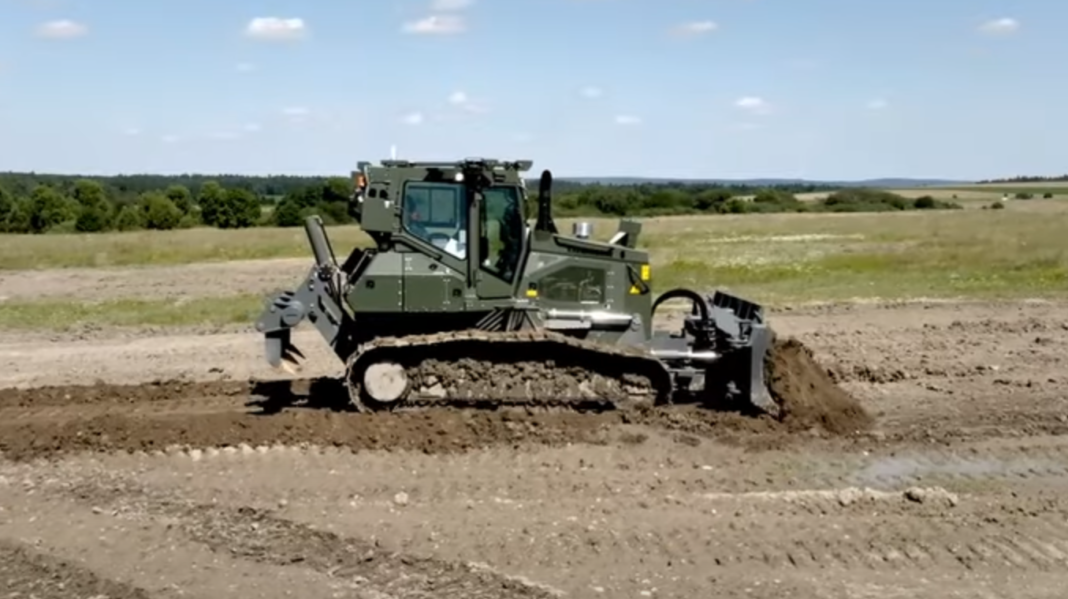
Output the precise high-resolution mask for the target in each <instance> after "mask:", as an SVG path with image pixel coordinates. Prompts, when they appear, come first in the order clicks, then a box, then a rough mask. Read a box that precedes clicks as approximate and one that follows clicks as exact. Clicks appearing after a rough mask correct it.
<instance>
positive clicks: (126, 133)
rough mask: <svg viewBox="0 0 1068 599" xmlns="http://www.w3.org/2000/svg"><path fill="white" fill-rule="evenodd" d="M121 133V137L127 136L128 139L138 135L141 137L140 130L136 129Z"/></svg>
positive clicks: (131, 128)
mask: <svg viewBox="0 0 1068 599" xmlns="http://www.w3.org/2000/svg"><path fill="white" fill-rule="evenodd" d="M122 133H123V135H129V136H130V137H136V136H138V135H141V130H140V129H138V128H137V127H130V128H129V129H126V130H124V131H123V132H122Z"/></svg>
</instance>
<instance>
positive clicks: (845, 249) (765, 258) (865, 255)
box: [0, 200, 1068, 329]
mask: <svg viewBox="0 0 1068 599" xmlns="http://www.w3.org/2000/svg"><path fill="white" fill-rule="evenodd" d="M590 220H591V222H592V224H593V225H594V228H595V237H597V238H599V239H606V238H608V237H609V236H611V234H612V233H613V232H614V231H615V228H616V220H615V219H590ZM559 226H560V228H561V230H564V231H569V230H570V226H571V220H569V219H561V220H560V222H559ZM1065 231H1068V204H1066V203H1064V202H1059V201H1054V200H1030V201H1010V202H1008V204H1007V207H1006V209H1004V210H980V209H968V210H953V211H925V212H902V213H881V214H768V215H722V216H695V217H663V218H650V219H645V221H644V225H643V231H642V236H641V239H640V240H639V242H640V245H641V246H642V247H643V248H646V249H648V250H649V252H650V255H651V258H652V266H653V285H654V288H655V289H656V290H658V291H664V290H667V289H669V288H672V287H677V286H685V287H691V288H696V289H711V288H723V289H726V290H729V291H731V292H733V293H737V294H740V295H742V296H744V297H747V298H750V299H752V300H754V301H757V302H759V303H763V304H766V305H769V306H780V305H784V304H793V303H799V302H809V301H821V300H851V299H903V298H917V297H927V298H959V297H971V298H989V299H994V298H1021V297H1036V298H1037V297H1058V296H1061V297H1063V296H1064V295H1065V294H1068V235H1066V234H1065ZM330 234H331V240H332V242H333V245H334V248H335V250H336V251H337V252H338V253H339V254H344V253H345V252H346V251H347V249H348V247H350V245H351V244H353V243H362V242H365V240H366V238H365V237H364V236H363V234H362V233H361V232H360V231H359V230H358V229H357V228H355V227H334V228H332V229H331V231H330ZM0 243H2V244H3V245H0V250H2V251H0V257H2V258H0V263H2V264H3V266H4V267H6V268H13V267H14V266H19V267H28V266H35V267H41V266H53V267H54V266H91V265H95V264H102V263H103V264H108V265H132V264H182V263H190V262H198V261H206V260H226V259H235V258H275V257H284V256H292V257H300V258H305V259H307V260H309V261H310V260H311V255H310V251H309V249H308V247H307V243H306V241H305V239H304V236H303V230H301V229H284V230H283V229H257V230H250V231H229V232H221V231H211V230H193V231H176V232H170V233H155V234H152V233H132V234H126V235H123V234H110V235H92V236H75V235H49V236H42V237H18V238H16V237H5V238H2V241H0ZM0 295H2V293H0ZM261 305H262V298H260V297H258V296H254V295H253V296H247V295H246V296H238V297H222V298H205V299H194V300H191V301H187V302H185V303H184V304H179V303H174V302H173V301H135V300H123V301H116V302H108V303H100V304H78V303H74V302H68V301H49V302H47V303H46V302H43V301H40V302H6V303H3V304H0V306H2V309H0V328H7V329H11V328H49V329H63V328H69V327H73V326H77V325H78V324H81V323H89V322H92V323H95V324H100V325H130V326H135V325H155V326H175V325H199V324H231V323H249V324H251V323H252V322H253V319H254V318H255V316H256V314H257V313H258V311H259V309H260V306H261Z"/></svg>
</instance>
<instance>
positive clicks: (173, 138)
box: [160, 135, 181, 144]
mask: <svg viewBox="0 0 1068 599" xmlns="http://www.w3.org/2000/svg"><path fill="white" fill-rule="evenodd" d="M180 139H181V138H180V137H178V136H177V135H164V136H163V137H161V138H160V141H162V142H163V143H165V144H173V143H178V141H179V140H180Z"/></svg>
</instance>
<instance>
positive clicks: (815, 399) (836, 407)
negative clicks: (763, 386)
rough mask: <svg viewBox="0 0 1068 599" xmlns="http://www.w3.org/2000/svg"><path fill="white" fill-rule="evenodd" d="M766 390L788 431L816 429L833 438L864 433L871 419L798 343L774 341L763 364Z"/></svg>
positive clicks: (787, 340) (807, 350)
mask: <svg viewBox="0 0 1068 599" xmlns="http://www.w3.org/2000/svg"><path fill="white" fill-rule="evenodd" d="M765 366H766V377H767V382H768V388H769V390H770V391H771V396H772V398H773V399H774V400H775V402H776V403H777V404H779V406H780V408H781V409H782V414H781V416H780V418H781V420H782V422H783V423H784V424H785V425H786V426H787V428H788V430H790V431H803V430H810V429H812V428H813V427H815V428H819V429H821V430H823V431H826V432H828V433H831V434H835V435H845V434H851V433H855V432H858V431H864V430H867V429H868V428H869V427H871V425H872V423H873V418H872V417H871V415H870V414H868V412H867V411H866V410H865V409H864V407H863V406H861V405H860V402H859V401H857V399H856V398H854V397H853V396H852V395H850V394H849V393H848V392H846V391H845V390H844V389H842V388H841V387H839V386H838V385H837V384H836V383H835V382H834V380H833V379H832V378H831V375H830V373H828V371H827V369H826V368H824V367H822V366H820V364H819V363H818V362H817V361H816V359H815V357H814V356H813V355H812V350H810V349H809V348H807V347H805V345H804V344H803V343H801V342H800V341H798V340H797V339H795V338H793V337H790V338H786V339H776V341H775V343H774V344H773V345H772V348H771V351H770V352H769V355H768V358H767V360H766V363H765Z"/></svg>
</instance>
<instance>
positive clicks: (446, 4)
mask: <svg viewBox="0 0 1068 599" xmlns="http://www.w3.org/2000/svg"><path fill="white" fill-rule="evenodd" d="M474 3H475V0H433V2H431V3H430V10H432V11H434V12H453V11H457V10H464V9H467V8H471V5H472V4H474Z"/></svg>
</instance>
